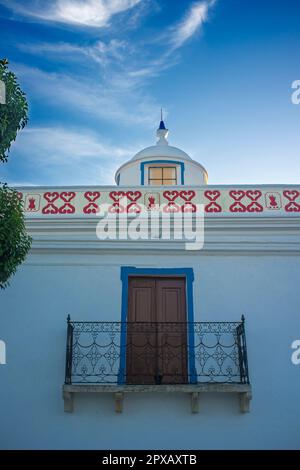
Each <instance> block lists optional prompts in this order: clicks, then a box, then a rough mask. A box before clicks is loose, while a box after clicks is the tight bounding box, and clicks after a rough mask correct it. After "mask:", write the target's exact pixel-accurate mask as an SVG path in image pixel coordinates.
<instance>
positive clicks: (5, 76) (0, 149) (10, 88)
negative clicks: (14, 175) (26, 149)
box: [0, 59, 28, 162]
mask: <svg viewBox="0 0 300 470" xmlns="http://www.w3.org/2000/svg"><path fill="white" fill-rule="evenodd" d="M0 80H2V81H3V82H4V83H5V95H6V96H5V98H6V102H5V104H4V105H3V104H2V105H0V161H2V162H6V161H7V157H8V152H9V149H10V146H11V143H12V142H13V141H14V140H16V137H17V133H18V131H19V130H21V129H23V128H24V127H25V126H26V124H27V122H28V104H27V100H26V95H25V93H24V92H23V91H22V90H21V88H20V86H19V84H18V82H17V77H16V76H15V74H14V73H13V72H10V71H9V70H8V61H7V60H6V59H3V60H0Z"/></svg>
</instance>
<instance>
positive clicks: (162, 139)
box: [156, 108, 169, 145]
mask: <svg viewBox="0 0 300 470" xmlns="http://www.w3.org/2000/svg"><path fill="white" fill-rule="evenodd" d="M168 134H169V130H168V129H166V126H165V123H164V120H163V110H162V108H160V123H159V127H158V129H157V131H156V135H157V137H158V141H157V143H156V145H168V141H167V137H168Z"/></svg>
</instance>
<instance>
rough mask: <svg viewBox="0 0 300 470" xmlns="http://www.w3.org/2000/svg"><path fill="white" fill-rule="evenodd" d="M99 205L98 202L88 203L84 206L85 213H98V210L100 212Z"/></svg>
mask: <svg viewBox="0 0 300 470" xmlns="http://www.w3.org/2000/svg"><path fill="white" fill-rule="evenodd" d="M99 210H100V209H99V207H98V205H97V204H95V203H94V202H91V203H90V204H88V205H87V206H86V207H84V208H83V213H84V214H97V212H99Z"/></svg>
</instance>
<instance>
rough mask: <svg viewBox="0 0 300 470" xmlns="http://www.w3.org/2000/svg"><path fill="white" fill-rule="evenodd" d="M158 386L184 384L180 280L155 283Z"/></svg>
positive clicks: (184, 337) (183, 305) (182, 288)
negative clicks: (157, 327) (157, 323)
mask: <svg viewBox="0 0 300 470" xmlns="http://www.w3.org/2000/svg"><path fill="white" fill-rule="evenodd" d="M156 308H157V312H156V313H157V320H158V321H159V322H160V321H162V322H164V324H163V325H162V327H161V328H159V329H158V335H157V351H158V356H159V370H158V375H159V380H160V383H186V382H187V327H186V299H185V280H184V279H159V280H158V281H157V282H156Z"/></svg>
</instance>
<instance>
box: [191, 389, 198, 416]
mask: <svg viewBox="0 0 300 470" xmlns="http://www.w3.org/2000/svg"><path fill="white" fill-rule="evenodd" d="M191 412H192V413H199V393H198V392H193V393H191Z"/></svg>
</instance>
